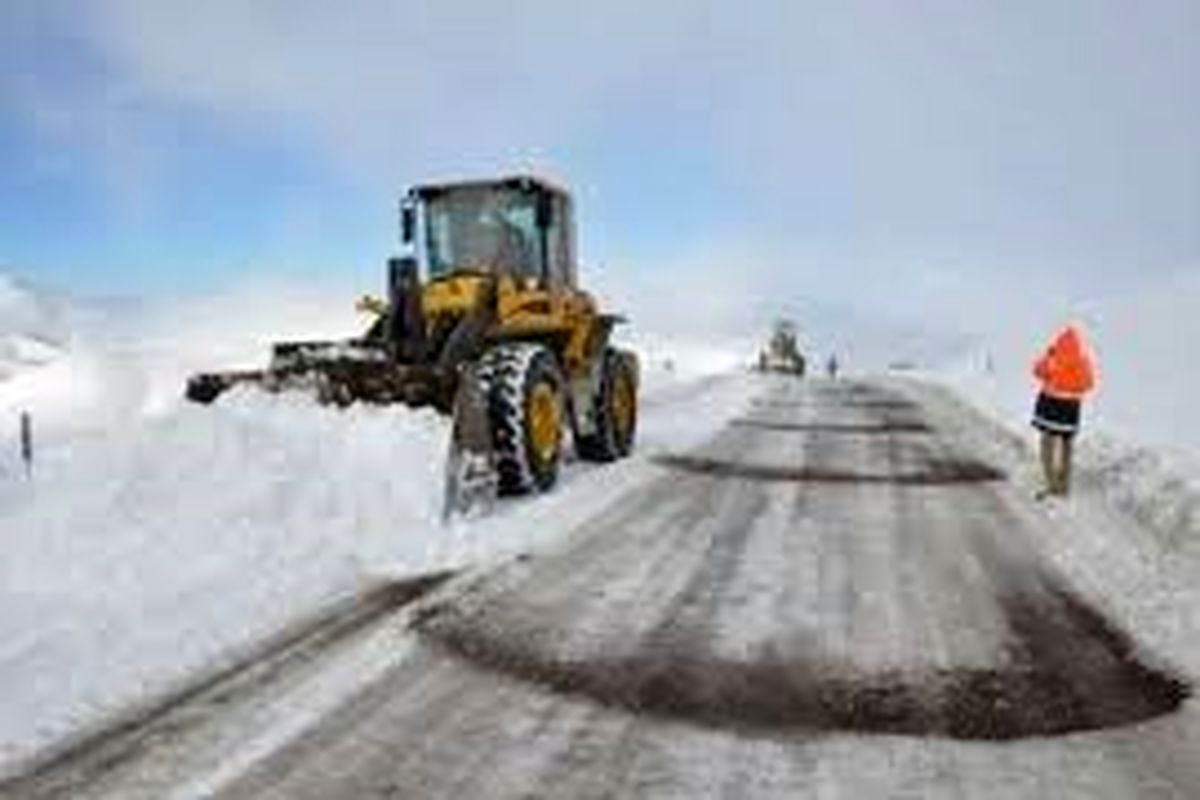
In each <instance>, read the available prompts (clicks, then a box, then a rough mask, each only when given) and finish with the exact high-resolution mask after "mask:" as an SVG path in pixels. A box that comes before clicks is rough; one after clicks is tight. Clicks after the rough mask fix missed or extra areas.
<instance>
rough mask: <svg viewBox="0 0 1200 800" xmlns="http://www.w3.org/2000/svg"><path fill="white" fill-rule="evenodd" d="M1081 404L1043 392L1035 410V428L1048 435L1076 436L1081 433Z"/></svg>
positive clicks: (1039, 396)
mask: <svg viewBox="0 0 1200 800" xmlns="http://www.w3.org/2000/svg"><path fill="white" fill-rule="evenodd" d="M1079 417H1080V402H1079V401H1078V400H1072V399H1070V398H1066V397H1055V396H1054V395H1049V394H1046V393H1045V392H1042V393H1041V394H1039V395H1038V398H1037V404H1036V405H1035V406H1034V409H1033V427H1035V428H1037V429H1038V430H1042V431H1045V432H1046V433H1057V434H1061V435H1063V436H1074V435H1075V434H1076V433H1077V432H1078V431H1079Z"/></svg>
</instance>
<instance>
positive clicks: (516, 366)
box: [478, 343, 565, 495]
mask: <svg viewBox="0 0 1200 800" xmlns="http://www.w3.org/2000/svg"><path fill="white" fill-rule="evenodd" d="M478 375H479V381H480V384H481V387H480V388H481V389H482V390H483V394H484V397H485V398H486V399H487V409H488V421H489V423H490V425H491V429H492V443H493V447H494V452H495V463H496V473H497V477H498V486H497V488H498V490H499V492H500V494H505V495H516V494H527V493H529V492H532V491H539V492H540V491H545V490H547V489H549V488H550V487H552V486H553V485H554V484H555V482H556V481H557V480H558V469H559V463H560V462H561V460H562V435H561V429H562V424H561V423H562V420H563V418H564V416H563V415H564V413H565V412H564V408H563V402H562V387H563V379H562V373H561V372H560V371H559V368H558V363H557V361H556V360H555V358H554V354H553V353H552V352H550V350H549V349H547V348H546V347H544V346H542V345H539V344H528V343H517V344H502V345H497V346H496V347H493V348H492V349H490V350H488V351H487V352H486V353H484V354H483V357H482V358H481V359H480V362H479V368H478ZM539 387H542V388H539ZM544 391H549V392H552V393H553V397H554V400H555V403H556V404H557V421H558V428H559V433H558V436H557V440H556V442H555V444H554V446H553V448H552V452H549V451H547V450H546V449H544V448H539V447H537V446H536V445H535V443H534V441H533V431H532V429H531V419H530V414H531V406H532V405H533V403H534V402H535V397H537V396H538V394H539V392H544Z"/></svg>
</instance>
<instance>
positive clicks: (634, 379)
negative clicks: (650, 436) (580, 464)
mask: <svg viewBox="0 0 1200 800" xmlns="http://www.w3.org/2000/svg"><path fill="white" fill-rule="evenodd" d="M623 383H624V387H622V384H623ZM637 384H638V375H637V367H636V361H635V360H634V357H633V356H632V355H631V354H628V353H622V352H621V351H620V350H617V349H615V348H612V347H609V348H605V350H604V355H603V356H601V362H600V379H599V381H598V383H597V386H596V390H595V393H594V395H593V397H592V413H593V421H594V423H595V431H594V432H593V433H591V434H589V435H586V436H576V437H575V450H576V452H577V453H578V454H579V457H580V458H582V459H584V460H586V461H601V462H607V461H616V460H617V459H619V458H624V457H625V456H627V455H629V453H630V452H632V450H633V440H634V438H635V436H636V434H637ZM624 390H628V391H629V392H630V397H629V398H628V400H627V402H629V403H630V407H629V409H628V411H627V412H626V413H627V414H628V417H627V419H625V420H623V421H622V420H621V419H620V416H621V413H620V411H619V410H618V409H617V408H616V406H615V405H614V401H615V400H616V399H617V397H618V395H619V393H620V392H621V391H624Z"/></svg>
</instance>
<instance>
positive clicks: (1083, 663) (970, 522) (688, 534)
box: [14, 378, 1200, 799]
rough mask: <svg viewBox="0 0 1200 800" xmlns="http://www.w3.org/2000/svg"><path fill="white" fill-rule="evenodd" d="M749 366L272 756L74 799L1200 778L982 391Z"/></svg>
mask: <svg viewBox="0 0 1200 800" xmlns="http://www.w3.org/2000/svg"><path fill="white" fill-rule="evenodd" d="M748 380H756V381H759V380H761V381H762V383H763V393H762V394H761V396H760V397H759V399H758V400H757V401H756V402H755V403H754V404H753V405H752V406H751V407H750V409H749V410H748V411H747V412H746V413H745V414H744V415H743V416H742V417H741V418H740V419H738V420H736V421H735V422H734V424H731V425H729V426H728V427H727V428H726V429H725V430H723V431H722V432H721V433H720V434H718V435H717V436H716V437H715V438H713V439H712V440H710V441H709V442H707V443H706V444H704V445H702V446H700V447H699V448H697V449H694V450H691V451H688V452H686V453H666V454H663V455H661V456H660V457H659V458H657V459H656V466H655V467H654V468H653V470H652V472H651V475H650V478H649V479H648V480H646V481H645V482H644V483H641V484H639V485H636V486H634V487H632V488H631V489H630V490H628V491H627V492H626V493H625V494H624V495H623V496H622V497H621V498H620V499H619V500H618V501H617V502H614V503H613V504H611V505H610V506H609V507H607V508H606V509H605V510H603V511H601V512H600V513H597V514H595V515H593V516H592V517H591V518H590V519H588V520H587V521H586V522H584V523H583V524H581V525H579V526H577V527H575V528H573V529H572V530H571V531H570V532H569V534H568V535H566V536H565V537H564V538H563V539H562V540H561V541H560V543H559V544H557V545H556V546H554V547H553V548H548V549H543V550H542V551H541V552H540V553H538V554H536V555H535V556H533V557H528V558H516V559H513V560H511V561H509V562H508V563H506V564H504V565H501V566H498V567H497V566H492V567H489V568H486V569H482V570H479V571H477V572H474V573H467V574H465V575H463V576H462V577H460V578H457V579H454V580H452V581H450V582H449V583H447V584H446V585H445V586H443V587H441V589H439V590H438V591H437V592H435V593H434V594H433V595H431V596H430V597H429V598H428V599H427V600H425V601H421V602H419V603H417V605H416V606H414V607H413V608H412V609H411V612H409V616H408V617H406V618H405V622H404V625H405V627H406V628H407V629H408V631H409V632H408V633H405V634H403V635H400V636H398V638H396V639H394V640H393V641H392V643H391V647H390V649H387V648H383V649H380V650H377V651H376V652H375V656H374V658H373V659H372V660H371V661H370V667H369V670H370V672H371V674H372V677H371V679H370V680H369V681H365V682H364V683H363V684H362V686H361V688H360V689H358V690H357V691H356V692H355V693H353V694H352V695H351V696H350V697H349V698H344V699H343V700H342V701H340V702H338V703H336V704H333V705H332V707H331V708H329V710H328V713H322V714H320V715H319V716H318V717H316V718H314V719H312V720H311V724H310V725H308V726H307V727H305V728H304V729H303V730H301V731H299V732H297V733H296V734H295V735H292V736H288V737H279V739H278V740H277V742H276V744H277V745H278V746H277V747H275V748H273V749H269V748H260V749H261V752H256V753H255V755H254V757H250V756H248V755H247V754H246V752H245V751H246V750H247V749H251V750H253V749H254V748H253V747H249V746H248V745H246V744H245V743H241V744H239V743H238V742H236V741H230V742H229V744H228V746H229V758H228V762H229V763H227V764H225V765H224V767H223V769H220V770H217V775H216V776H215V777H214V776H211V775H210V776H208V777H205V775H204V774H203V773H201V772H198V771H196V770H194V769H193V770H192V771H189V769H188V767H187V764H186V761H187V758H186V754H181V755H180V757H179V758H180V763H179V764H177V765H176V766H175V767H170V766H163V765H161V764H159V765H157V766H156V767H155V770H156V771H155V772H154V774H150V770H149V768H147V769H146V770H142V771H141V772H139V771H138V770H137V769H129V770H128V774H127V777H126V779H125V780H124V781H123V782H121V783H120V784H119V785H118V783H114V782H110V783H108V784H106V785H95V786H92V787H88V786H77V788H78V789H79V791H78V792H75V793H72V794H71V795H70V796H77V797H150V796H162V793H161V792H160V793H158V794H155V793H153V792H151V791H149V790H148V789H147V787H148V786H151V785H153V784H152V783H151V782H148V781H149V779H150V778H152V777H156V776H157V778H158V779H159V780H160V781H161V780H162V776H163V775H170V776H172V777H173V779H174V784H173V785H174V786H175V789H176V791H175V792H173V793H172V796H178V797H188V796H218V797H226V798H240V797H271V798H274V797H279V798H284V797H287V798H291V797H298V798H323V799H324V798H361V797H422V798H425V797H430V798H465V797H486V798H507V797H555V798H560V797H564V798H570V797H656V798H657V797H679V798H705V797H739V798H743V797H748V798H753V797H762V798H773V797H789V798H790V797H803V796H813V797H833V798H836V797H847V798H850V797H853V798H861V797H893V796H897V795H898V794H904V795H905V796H920V797H935V798H936V797H1030V798H1033V797H1049V796H1053V797H1059V798H1070V797H1079V798H1083V797H1087V798H1095V797H1101V798H1103V797H1112V798H1127V797H1136V796H1146V795H1148V794H1153V796H1155V797H1181V798H1182V797H1194V796H1195V794H1196V788H1197V787H1198V786H1200V774H1198V771H1200V767H1197V766H1196V765H1194V764H1193V761H1194V759H1192V758H1190V757H1189V756H1188V754H1189V753H1194V752H1197V746H1198V744H1200V721H1198V720H1197V715H1196V713H1195V707H1194V704H1193V703H1192V702H1190V699H1189V698H1190V692H1191V690H1190V687H1189V685H1188V683H1187V682H1186V680H1185V679H1184V678H1183V677H1182V676H1180V675H1179V674H1177V673H1176V672H1175V671H1174V670H1172V669H1171V668H1170V667H1168V666H1166V665H1165V664H1164V663H1160V661H1159V660H1158V659H1157V658H1156V657H1155V656H1154V654H1151V653H1148V652H1146V651H1145V650H1144V648H1142V647H1140V646H1139V644H1138V643H1137V641H1135V639H1134V637H1132V636H1131V635H1130V634H1129V633H1128V632H1127V631H1125V630H1123V629H1122V627H1123V626H1122V624H1121V623H1120V622H1119V621H1117V620H1114V619H1113V618H1111V617H1110V615H1109V614H1107V613H1106V609H1107V608H1108V606H1107V604H1104V603H1099V602H1096V601H1095V598H1092V597H1090V596H1086V595H1085V594H1083V593H1081V592H1080V591H1078V590H1077V589H1076V588H1074V587H1073V586H1072V584H1071V582H1070V581H1069V580H1068V579H1067V578H1066V577H1064V575H1063V574H1062V573H1060V572H1059V571H1058V569H1056V566H1055V564H1053V563H1051V562H1050V560H1048V559H1047V558H1046V557H1045V556H1044V555H1043V552H1044V551H1043V548H1042V547H1041V546H1040V543H1042V542H1043V541H1044V540H1045V539H1046V538H1047V537H1050V536H1054V535H1056V534H1058V533H1060V532H1059V531H1056V530H1052V529H1048V525H1049V521H1050V520H1051V519H1052V516H1050V515H1046V514H1042V513H1040V512H1039V511H1038V510H1037V509H1035V508H1034V507H1033V506H1032V503H1031V501H1030V500H1029V499H1028V498H1027V497H1026V496H1025V493H1024V492H1023V491H1022V490H1020V489H1019V487H1015V486H1014V485H1013V484H1012V482H1011V481H1008V480H1007V479H1006V475H1005V472H1004V470H1003V469H1002V468H1001V465H998V464H995V463H990V462H989V461H986V460H982V459H981V458H980V456H979V454H978V452H976V450H975V449H974V448H972V447H969V446H968V444H967V442H968V439H967V438H966V437H965V436H964V435H963V434H962V433H961V431H962V429H963V428H964V427H969V426H970V425H971V424H973V423H972V420H969V419H965V418H964V416H963V415H964V413H965V412H963V411H962V410H961V409H959V410H957V411H956V410H955V409H954V408H952V407H951V406H949V405H947V404H944V403H942V404H938V403H936V402H932V401H930V398H928V397H925V396H923V395H922V392H921V390H919V389H918V388H916V387H911V386H910V387H906V388H905V389H903V390H901V389H898V388H897V387H894V386H890V385H889V386H884V385H879V384H869V383H859V382H821V381H803V382H802V381H796V380H791V379H779V380H776V379H773V378H767V379H760V378H749V379H748ZM955 414H957V415H958V416H955ZM409 620H411V624H409ZM357 665H358V666H359V667H360V668H362V667H363V665H362V659H361V657H360V658H359V661H358V662H357ZM293 696H295V697H296V698H297V701H298V702H302V703H303V702H305V701H304V700H302V699H301V698H303V697H304V695H293ZM235 711H236V709H231V710H230V712H229V713H234V712H235ZM52 778H53V776H52V775H46V776H43V778H42V780H41V782H40V784H39V785H36V786H27V787H25V789H24V791H22V793H20V794H19V795H14V796H21V797H51V796H67V795H56V794H55V792H54V791H52V790H51V791H47V789H49V788H50V787H52V786H53V785H54V784H53V783H52V782H51V781H52ZM59 785H61V784H59ZM159 785H161V784H159Z"/></svg>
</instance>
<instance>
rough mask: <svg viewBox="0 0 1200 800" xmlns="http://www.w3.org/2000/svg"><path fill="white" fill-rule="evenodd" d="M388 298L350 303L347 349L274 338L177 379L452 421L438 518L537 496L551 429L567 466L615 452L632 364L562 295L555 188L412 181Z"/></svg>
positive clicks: (563, 230) (588, 311)
mask: <svg viewBox="0 0 1200 800" xmlns="http://www.w3.org/2000/svg"><path fill="white" fill-rule="evenodd" d="M401 229H402V231H401V240H402V242H403V246H404V252H403V254H402V255H401V256H399V257H395V258H392V259H390V260H389V262H388V295H387V298H386V299H382V298H369V297H368V298H364V299H363V300H362V301H360V303H359V308H360V309H362V310H364V311H367V312H369V313H372V314H373V315H374V317H375V319H374V322H373V324H371V325H370V327H369V328H368V329H367V330H366V332H365V333H364V334H363V335H362V336H360V337H358V338H355V339H350V340H347V341H338V342H284V343H279V344H276V345H275V346H274V348H273V351H272V357H271V360H270V363H269V364H268V366H267V368H266V369H263V370H254V371H241V372H215V373H206V374H200V375H195V376H193V377H192V378H191V379H190V380H189V381H188V385H187V390H186V395H187V397H188V398H189V399H190V400H193V401H196V402H199V403H210V402H212V401H214V400H216V399H217V398H218V397H219V396H220V395H221V394H222V393H223V392H225V391H226V390H228V389H229V388H231V387H233V386H236V385H239V384H247V383H249V384H254V385H257V386H260V387H262V388H264V389H266V390H268V391H282V390H289V389H302V390H307V391H311V392H313V393H314V394H315V396H316V398H317V399H318V400H319V401H320V402H323V403H329V404H336V405H339V406H346V405H350V404H352V403H354V402H367V403H404V404H406V405H409V406H413V407H420V406H433V407H434V408H437V409H438V410H439V411H441V412H443V413H446V414H451V415H453V418H454V426H453V427H454V435H453V437H452V438H453V444H452V448H451V458H450V462H449V466H448V469H449V470H450V472H451V474H450V475H449V480H448V482H447V486H448V488H447V492H448V494H447V509H448V510H455V509H456V508H458V507H460V506H465V505H471V504H474V502H475V500H476V498H477V496H478V495H480V494H489V493H494V492H495V491H498V492H499V493H500V494H522V493H526V492H531V491H541V490H545V489H547V488H549V487H550V486H552V485H553V484H554V483H555V481H556V479H557V476H558V471H559V464H560V461H561V459H562V453H563V450H564V441H565V435H566V434H567V433H570V434H571V435H572V438H573V441H574V446H575V450H576V452H577V453H578V455H579V456H580V457H581V458H584V459H587V460H593V461H611V460H614V459H618V458H621V457H623V456H625V455H627V454H628V453H629V452H630V450H631V448H632V446H633V440H634V434H635V431H636V427H637V410H638V400H637V394H638V380H639V375H638V361H637V357H636V356H635V355H634V354H633V353H632V352H629V351H625V350H620V349H617V348H615V347H613V346H612V344H611V343H610V334H611V333H612V330H613V327H614V326H615V325H616V324H617V323H619V322H621V321H622V319H621V318H620V317H618V316H616V315H613V314H607V313H602V312H601V311H600V310H599V308H598V307H597V304H596V302H595V300H594V299H593V298H592V297H591V295H589V294H588V293H587V292H585V291H583V290H582V289H580V288H579V286H578V266H577V263H576V256H575V226H574V215H573V207H572V202H571V198H570V196H569V195H568V193H567V192H566V191H565V190H564V189H562V188H560V187H558V186H555V185H553V184H551V183H549V182H548V181H545V180H543V179H540V178H535V177H531V176H515V177H510V178H503V179H499V180H484V181H468V182H456V183H445V184H436V185H427V186H419V187H416V188H414V189H412V190H410V191H409V192H408V193H407V195H406V196H405V198H404V200H403V202H402V204H401Z"/></svg>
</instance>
